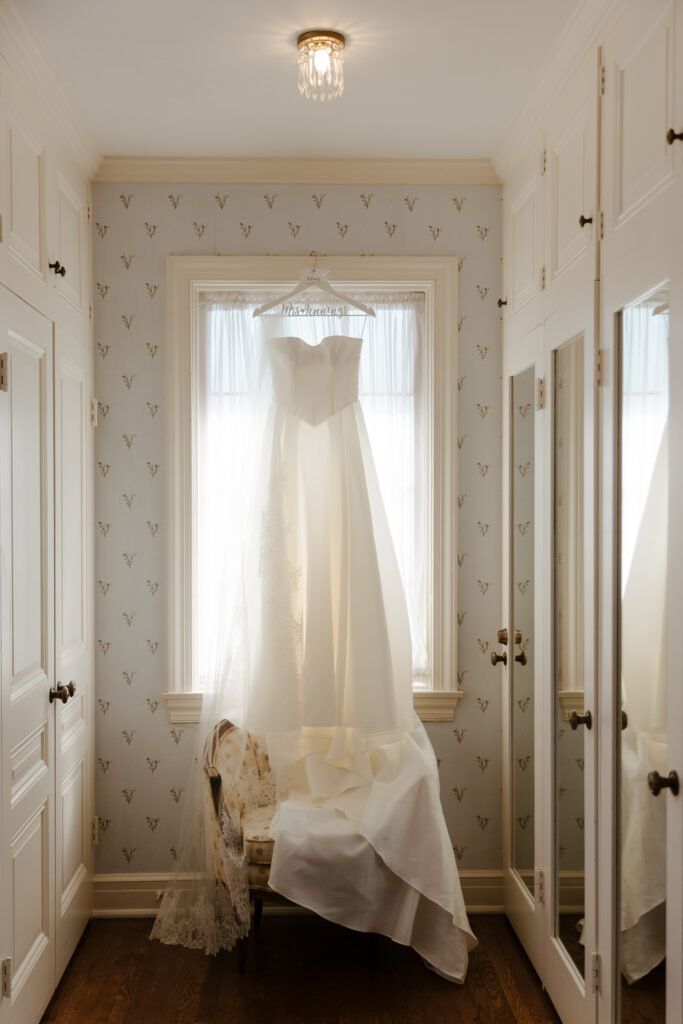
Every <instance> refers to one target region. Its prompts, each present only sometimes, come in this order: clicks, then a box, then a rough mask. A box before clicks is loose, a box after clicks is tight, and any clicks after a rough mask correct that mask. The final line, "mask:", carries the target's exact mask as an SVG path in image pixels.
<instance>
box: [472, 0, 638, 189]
mask: <svg viewBox="0 0 683 1024" xmlns="http://www.w3.org/2000/svg"><path fill="white" fill-rule="evenodd" d="M621 3H623V0H583V2H582V3H581V4H579V6H578V7H577V9H576V11H575V12H574V14H573V16H572V17H571V18H570V20H569V21H568V23H567V25H566V26H565V28H564V30H563V32H562V34H561V35H560V38H559V39H558V40H557V42H556V44H555V46H554V47H553V49H552V50H551V51H550V53H549V54H548V56H547V58H546V60H545V61H544V63H543V66H542V67H541V70H540V71H539V73H538V75H537V77H536V80H535V82H534V85H533V89H532V90H531V92H530V94H529V99H528V100H527V102H526V103H525V104H524V106H523V107H522V109H521V111H520V113H519V114H518V115H517V117H516V118H515V120H514V121H513V122H512V124H511V126H510V128H509V130H508V133H507V135H506V136H505V139H504V140H503V143H502V145H501V146H500V148H499V149H498V151H497V152H496V154H495V155H494V157H493V160H492V165H493V168H494V170H495V173H496V174H497V176H498V178H499V180H500V181H502V182H504V181H505V179H506V178H507V177H508V175H509V172H510V170H511V169H512V167H513V166H514V164H515V163H516V161H517V159H518V158H519V156H520V154H521V153H523V152H524V150H525V148H526V145H527V141H528V139H529V137H530V135H531V133H532V131H535V130H537V129H538V128H539V127H543V126H542V125H541V124H540V122H541V120H542V118H543V117H544V116H545V115H546V113H547V111H548V109H549V108H550V106H551V105H552V103H553V102H554V101H555V99H556V97H557V96H558V94H559V93H560V92H561V91H562V89H563V88H564V86H565V85H566V83H567V81H568V79H569V78H570V77H571V75H572V74H573V72H574V71H575V69H576V68H577V66H578V65H579V63H580V62H581V60H583V58H584V56H585V54H586V53H587V52H588V50H589V49H590V48H591V47H592V46H595V45H596V43H597V42H598V40H599V37H600V35H601V33H602V32H603V30H604V28H605V25H606V23H607V21H608V19H609V18H610V16H611V15H612V13H613V11H614V10H615V9H616V8H617V7H618V6H619V5H620V4H621Z"/></svg>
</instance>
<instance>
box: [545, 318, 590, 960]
mask: <svg viewBox="0 0 683 1024" xmlns="http://www.w3.org/2000/svg"><path fill="white" fill-rule="evenodd" d="M583 350H584V339H583V337H580V338H576V339H575V340H574V341H571V342H568V343H567V344H566V345H563V346H562V347H561V348H559V349H557V351H556V352H555V374H554V409H555V421H554V467H555V471H554V520H555V533H554V550H553V555H554V578H555V586H554V592H555V593H554V598H555V599H554V652H555V655H554V683H555V689H554V693H555V698H554V699H555V861H554V863H555V878H554V884H555V893H556V907H557V920H556V922H555V933H556V935H558V936H559V938H560V940H561V941H562V943H563V944H564V946H565V949H566V950H567V952H568V953H569V955H570V956H571V958H572V960H573V961H574V963H575V965H576V967H577V969H578V971H579V972H580V974H581V975H584V974H585V951H584V947H583V945H582V943H581V930H582V921H583V913H584V889H585V887H584V865H585V850H584V781H583V766H584V743H585V736H586V730H585V728H584V727H583V726H579V728H577V729H576V730H572V729H571V728H570V727H569V724H568V717H569V715H570V714H571V712H572V711H576V712H577V713H578V714H582V713H583V710H584V708H583V688H584V636H583V616H584V600H583V599H584V572H583V564H584V536H583V521H584V507H583V499H584V491H583V442H584V430H583V427H584V416H583V413H584V409H583V368H584V351H583Z"/></svg>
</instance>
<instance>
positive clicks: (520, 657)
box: [515, 651, 527, 665]
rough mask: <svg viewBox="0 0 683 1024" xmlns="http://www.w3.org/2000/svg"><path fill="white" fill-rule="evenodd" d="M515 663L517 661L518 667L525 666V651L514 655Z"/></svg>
mask: <svg viewBox="0 0 683 1024" xmlns="http://www.w3.org/2000/svg"><path fill="white" fill-rule="evenodd" d="M515 661H518V662H519V663H520V665H526V663H527V656H526V651H520V652H519V654H515Z"/></svg>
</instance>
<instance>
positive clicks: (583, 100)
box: [545, 51, 599, 331]
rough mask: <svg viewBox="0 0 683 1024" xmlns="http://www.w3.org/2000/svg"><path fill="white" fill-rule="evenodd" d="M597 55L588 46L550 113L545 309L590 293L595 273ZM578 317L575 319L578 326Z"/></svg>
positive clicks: (553, 308)
mask: <svg viewBox="0 0 683 1024" xmlns="http://www.w3.org/2000/svg"><path fill="white" fill-rule="evenodd" d="M597 113H598V59H597V54H596V53H595V52H594V51H592V52H590V53H589V54H587V56H586V57H585V58H584V59H583V61H581V63H580V65H579V66H578V68H577V69H576V71H575V72H574V74H573V75H572V76H571V78H570V79H569V81H568V82H567V85H566V88H565V89H563V91H562V94H561V96H559V97H558V98H557V100H556V101H555V103H554V104H553V106H552V109H551V110H550V112H549V115H548V130H547V152H548V178H549V187H548V220H549V232H548V246H549V252H548V267H549V274H548V296H547V299H546V304H545V305H546V313H551V312H553V311H554V310H556V309H559V308H562V307H563V306H564V305H566V304H567V303H568V302H571V301H572V299H571V296H572V295H574V294H578V293H579V292H581V293H583V292H584V291H587V292H588V293H590V291H591V288H592V282H593V280H594V279H595V277H596V252H595V245H596V241H595V240H596V236H597V228H598V221H599V211H598V209H597V201H596V196H597V162H596V145H597V140H596V135H597V124H598V120H597ZM580 330H581V323H578V324H577V331H580Z"/></svg>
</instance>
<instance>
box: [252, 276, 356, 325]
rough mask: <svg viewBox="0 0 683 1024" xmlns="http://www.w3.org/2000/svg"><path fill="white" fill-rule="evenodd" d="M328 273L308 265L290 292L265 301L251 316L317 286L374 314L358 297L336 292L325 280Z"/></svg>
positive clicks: (346, 304) (350, 304)
mask: <svg viewBox="0 0 683 1024" xmlns="http://www.w3.org/2000/svg"><path fill="white" fill-rule="evenodd" d="M328 274H329V270H317V269H316V267H309V268H308V270H307V271H306V272H305V273H304V275H303V276H302V277H301V278H300V279H299V281H298V282H297V284H296V285H295V287H294V288H292V290H291V292H287V294H286V295H282V296H281V297H280V298H279V299H273V301H272V302H265V303H264V304H263V305H262V306H259V307H258V309H255V310H254V312H253V313H252V316H261V314H262V313H267V312H268V310H269V309H275V307H276V306H281V305H282V304H283V303H284V302H288V301H289V300H290V299H293V298H296V296H297V295H303V293H304V292H307V291H309V290H310V289H311V288H317V290H318V291H320V292H324V293H325V295H329V296H330V298H332V299H336V301H337V302H341V303H343V304H344V305H345V306H353V308H354V309H359V310H360V311H361V313H365V314H366V316H374V315H375V311H374V309H372V308H371V307H370V306H366V305H365V304H364V303H362V302H359V301H358V299H351V298H349V297H348V295H343V294H342V293H341V292H338V291H337V289H336V288H335V287H334V286H333V285H331V284H330V282H329V281H328V280H327V275H328Z"/></svg>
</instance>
